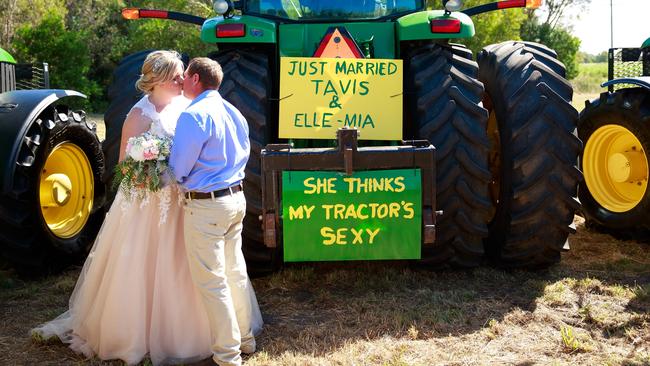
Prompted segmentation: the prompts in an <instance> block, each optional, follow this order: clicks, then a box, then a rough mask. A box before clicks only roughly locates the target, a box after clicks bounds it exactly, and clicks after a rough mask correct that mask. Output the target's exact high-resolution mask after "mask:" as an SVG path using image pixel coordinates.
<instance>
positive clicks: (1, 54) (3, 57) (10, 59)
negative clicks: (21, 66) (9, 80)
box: [0, 48, 16, 64]
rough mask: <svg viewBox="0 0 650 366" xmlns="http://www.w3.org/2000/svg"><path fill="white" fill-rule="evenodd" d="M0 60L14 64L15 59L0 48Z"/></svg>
mask: <svg viewBox="0 0 650 366" xmlns="http://www.w3.org/2000/svg"><path fill="white" fill-rule="evenodd" d="M0 62H8V63H12V64H15V63H16V60H15V59H14V58H13V56H11V55H10V54H9V52H7V51H5V50H3V49H2V48H0Z"/></svg>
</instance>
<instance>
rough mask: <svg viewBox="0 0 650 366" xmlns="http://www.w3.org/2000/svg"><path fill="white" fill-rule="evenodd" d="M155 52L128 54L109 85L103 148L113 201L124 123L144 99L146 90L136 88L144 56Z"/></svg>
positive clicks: (106, 174) (106, 184)
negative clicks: (137, 104) (143, 91)
mask: <svg viewBox="0 0 650 366" xmlns="http://www.w3.org/2000/svg"><path fill="white" fill-rule="evenodd" d="M151 52H152V50H147V51H140V52H137V53H134V54H131V55H128V56H126V57H124V58H123V59H122V61H120V63H119V65H118V66H117V68H116V69H115V71H114V72H113V82H112V83H111V85H110V86H109V87H108V100H109V105H108V109H107V110H106V113H104V125H105V126H106V137H105V139H104V141H103V142H102V150H103V151H104V156H105V157H106V173H105V174H104V177H103V179H104V184H105V186H106V188H107V192H109V196H110V200H111V201H112V199H113V198H114V197H115V193H116V192H115V191H114V190H112V186H113V184H112V183H113V176H114V175H115V174H114V172H113V169H114V168H115V165H116V164H117V161H118V159H119V156H120V140H121V138H122V126H123V125H124V120H125V119H126V115H127V113H129V111H130V110H131V107H133V106H134V105H135V103H137V102H138V100H140V98H142V92H141V91H139V90H138V89H137V88H136V87H135V82H136V81H137V80H138V78H139V77H140V72H141V70H142V64H144V59H145V58H147V55H149V54H150V53H151Z"/></svg>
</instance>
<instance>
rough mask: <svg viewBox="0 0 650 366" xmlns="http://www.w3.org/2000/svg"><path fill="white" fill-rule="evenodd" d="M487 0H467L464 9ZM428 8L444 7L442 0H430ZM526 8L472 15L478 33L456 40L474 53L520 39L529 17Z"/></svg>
mask: <svg viewBox="0 0 650 366" xmlns="http://www.w3.org/2000/svg"><path fill="white" fill-rule="evenodd" d="M487 2H488V1H485V0H466V1H464V2H463V4H464V6H463V8H464V9H468V8H471V7H474V6H478V5H481V4H485V3H487ZM427 8H429V9H442V0H428V1H427ZM527 17H528V16H527V12H526V10H525V9H504V10H498V11H492V12H488V13H483V14H479V15H475V16H473V17H472V21H473V22H474V28H475V29H476V35H475V36H474V37H472V38H470V39H457V40H454V42H458V43H462V44H464V45H466V46H467V47H468V48H470V49H471V50H472V51H473V52H474V54H476V53H477V52H479V51H480V50H481V49H482V48H483V47H485V46H487V45H490V44H493V43H499V42H503V41H508V40H518V39H520V38H519V37H520V36H519V34H520V32H519V28H520V26H521V24H522V23H523V22H524V21H525V20H526V18H527Z"/></svg>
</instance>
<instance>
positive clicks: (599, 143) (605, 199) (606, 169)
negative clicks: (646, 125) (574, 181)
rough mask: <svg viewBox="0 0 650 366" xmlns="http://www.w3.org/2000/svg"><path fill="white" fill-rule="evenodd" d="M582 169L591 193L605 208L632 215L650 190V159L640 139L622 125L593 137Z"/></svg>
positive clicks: (612, 126)
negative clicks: (649, 160) (630, 212)
mask: <svg viewBox="0 0 650 366" xmlns="http://www.w3.org/2000/svg"><path fill="white" fill-rule="evenodd" d="M582 168H583V170H584V175H585V181H586V183H587V188H588V189H589V192H590V193H591V195H592V196H593V197H594V199H595V200H596V202H598V203H599V204H600V205H601V206H603V207H604V208H606V209H608V210H610V211H613V212H626V211H630V210H631V209H633V208H634V207H636V205H638V204H639V202H641V200H642V199H643V196H644V195H645V193H646V189H647V188H648V176H649V175H650V174H649V172H648V158H647V156H646V154H645V151H644V150H643V147H642V146H641V142H640V141H639V139H637V138H636V136H634V134H633V133H632V132H630V130H628V129H627V128H625V127H622V126H619V125H605V126H602V127H600V128H598V129H597V130H596V131H594V133H593V134H592V135H591V136H590V137H589V140H588V141H587V144H586V145H585V151H584V155H583V161H582Z"/></svg>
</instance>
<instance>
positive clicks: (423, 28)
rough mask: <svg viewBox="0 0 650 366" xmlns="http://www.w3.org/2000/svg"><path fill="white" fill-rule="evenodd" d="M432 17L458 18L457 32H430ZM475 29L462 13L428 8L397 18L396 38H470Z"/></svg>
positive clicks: (406, 39)
mask: <svg viewBox="0 0 650 366" xmlns="http://www.w3.org/2000/svg"><path fill="white" fill-rule="evenodd" d="M433 19H458V20H460V32H459V33H452V34H450V33H431V25H430V24H431V23H430V22H431V21H432V20H433ZM475 33H476V31H475V30H474V22H472V19H471V18H470V17H469V16H468V15H466V14H463V13H460V12H453V13H451V14H445V11H444V10H428V11H420V12H417V13H413V14H409V15H405V16H403V17H401V18H399V19H397V40H398V41H415V40H424V39H449V38H471V37H473V36H474V34H475Z"/></svg>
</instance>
